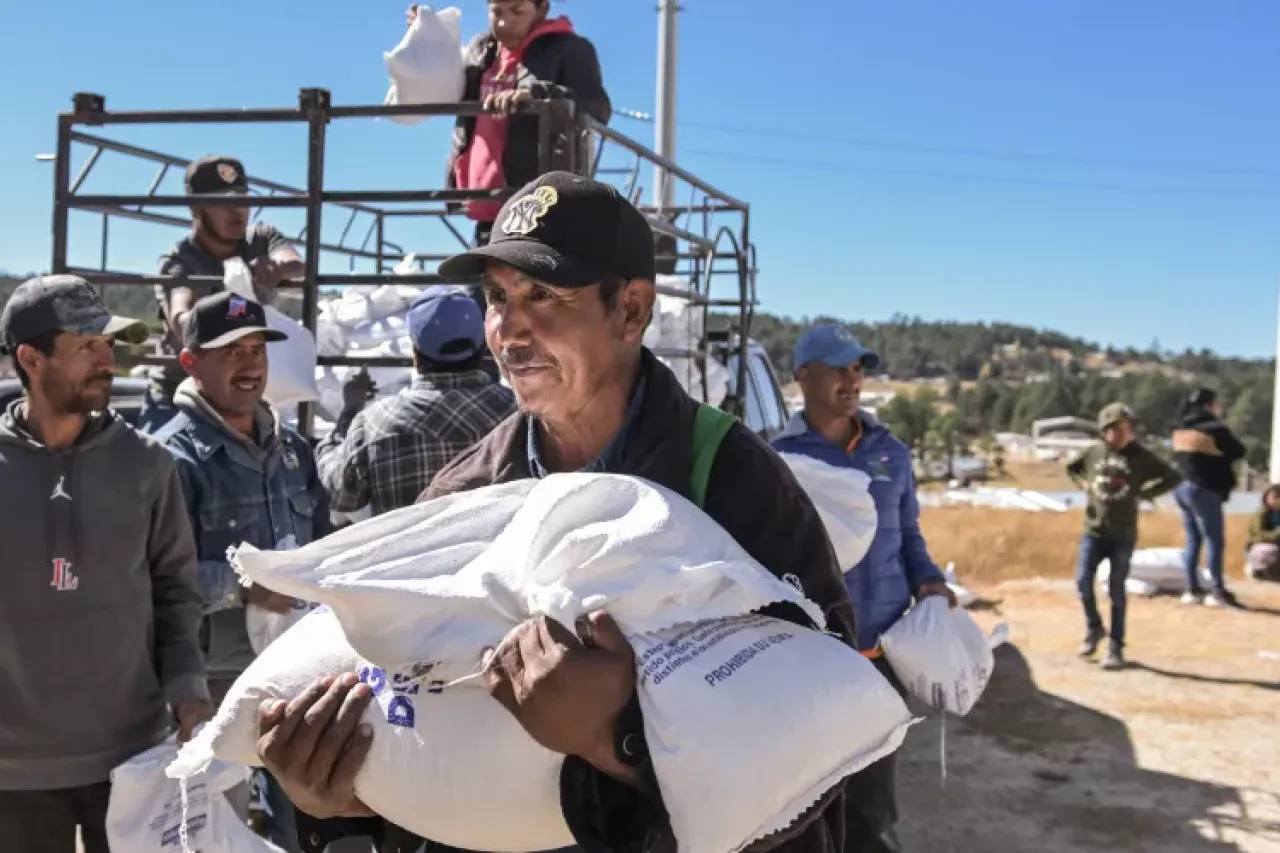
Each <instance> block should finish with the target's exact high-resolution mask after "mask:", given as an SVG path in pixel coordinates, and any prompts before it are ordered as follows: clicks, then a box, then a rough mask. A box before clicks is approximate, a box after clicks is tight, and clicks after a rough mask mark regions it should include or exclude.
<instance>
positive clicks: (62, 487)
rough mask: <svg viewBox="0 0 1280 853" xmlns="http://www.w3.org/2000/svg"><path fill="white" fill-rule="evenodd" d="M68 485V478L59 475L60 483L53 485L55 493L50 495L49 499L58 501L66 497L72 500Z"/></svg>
mask: <svg viewBox="0 0 1280 853" xmlns="http://www.w3.org/2000/svg"><path fill="white" fill-rule="evenodd" d="M66 485H67V478H66V477H59V478H58V484H57V485H56V486H54V487H53V494H51V495H49V500H51V501H56V500H57V499H58V498H65V499H66V500H68V501H70V500H71V495H69V494H67V489H66Z"/></svg>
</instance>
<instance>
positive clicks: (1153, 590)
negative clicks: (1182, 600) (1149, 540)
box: [1098, 548, 1212, 596]
mask: <svg viewBox="0 0 1280 853" xmlns="http://www.w3.org/2000/svg"><path fill="white" fill-rule="evenodd" d="M1182 553H1183V552H1182V549H1181V548H1139V549H1137V550H1136V551H1134V552H1133V556H1132V557H1130V558H1129V577H1128V578H1127V579H1126V581H1125V587H1126V589H1127V590H1128V591H1129V592H1131V593H1133V594H1134V595H1144V596H1149V595H1155V594H1157V593H1173V592H1183V591H1185V589H1186V586H1187V576H1186V572H1185V571H1184V570H1183V568H1182V559H1183V558H1182ZM1200 577H1201V579H1202V580H1203V581H1204V582H1206V583H1212V577H1211V576H1210V574H1209V572H1208V570H1206V569H1201V570H1200ZM1110 580H1111V561H1110V560H1103V561H1102V562H1101V563H1100V564H1099V565H1098V585H1099V586H1106V585H1107V584H1108V583H1109V582H1110Z"/></svg>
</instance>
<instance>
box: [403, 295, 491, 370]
mask: <svg viewBox="0 0 1280 853" xmlns="http://www.w3.org/2000/svg"><path fill="white" fill-rule="evenodd" d="M409 337H410V339H411V340H412V341H413V348H414V349H416V350H417V351H418V352H420V353H422V354H423V355H425V356H426V357H427V358H429V359H431V360H432V361H438V362H442V363H444V364H456V363H457V362H460V361H466V360H467V359H469V358H473V357H475V356H477V355H479V354H480V353H481V352H482V351H483V350H484V316H483V315H482V314H481V313H480V306H479V305H478V304H477V303H476V301H475V299H473V298H472V296H471V293H470V292H469V291H468V290H467V289H466V288H465V287H459V286H455V285H445V286H437V287H431V288H428V289H427V290H424V291H423V292H422V294H421V295H419V296H418V298H417V299H415V300H413V304H412V305H410V306H409Z"/></svg>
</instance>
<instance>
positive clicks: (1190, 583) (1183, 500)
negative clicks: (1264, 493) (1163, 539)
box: [1173, 480, 1227, 592]
mask: <svg viewBox="0 0 1280 853" xmlns="http://www.w3.org/2000/svg"><path fill="white" fill-rule="evenodd" d="M1173 495H1174V497H1175V498H1176V499H1177V501H1178V507H1179V509H1181V510H1182V526H1183V528H1184V529H1185V530H1186V535H1187V548H1186V550H1185V551H1184V552H1183V554H1182V568H1183V571H1185V572H1186V576H1187V592H1199V591H1200V577H1199V575H1198V572H1199V566H1200V546H1201V544H1202V543H1203V544H1207V546H1208V548H1207V550H1208V554H1206V555H1205V556H1206V560H1207V562H1208V563H1209V574H1210V575H1211V576H1212V578H1213V591H1214V592H1224V591H1225V590H1226V588H1227V583H1226V579H1225V578H1224V577H1223V573H1222V555H1223V552H1224V551H1225V550H1226V544H1227V534H1226V524H1225V521H1224V519H1223V516H1222V503H1223V501H1222V496H1221V495H1218V494H1215V493H1213V492H1211V491H1209V490H1208V489H1206V488H1204V487H1203V486H1198V485H1196V484H1195V483H1192V482H1190V481H1186V480H1184V481H1183V482H1182V484H1181V485H1179V486H1178V488H1177V490H1176V491H1174V493H1173Z"/></svg>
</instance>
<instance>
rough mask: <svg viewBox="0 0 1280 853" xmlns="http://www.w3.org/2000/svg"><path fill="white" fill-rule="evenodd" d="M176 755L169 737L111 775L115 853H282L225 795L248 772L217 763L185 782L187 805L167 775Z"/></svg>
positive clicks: (110, 831) (109, 835)
mask: <svg viewBox="0 0 1280 853" xmlns="http://www.w3.org/2000/svg"><path fill="white" fill-rule="evenodd" d="M177 755H178V746H177V744H176V743H175V742H174V739H173V738H170V739H169V740H167V741H165V742H164V743H162V744H160V745H159V746H156V747H153V748H152V749H149V750H147V751H146V752H144V753H142V754H140V755H136V756H134V757H133V758H131V759H129V760H128V761H126V762H125V763H124V764H121V765H120V766H119V767H117V768H115V769H114V770H112V771H111V798H110V799H109V800H108V801H107V820H106V826H107V844H108V845H109V846H110V848H111V853H161V851H189V850H197V851H200V853H281V850H280V848H279V847H277V846H275V845H274V844H272V843H270V842H269V841H267V840H266V839H264V838H259V837H258V836H257V835H254V833H253V830H251V829H249V827H248V826H246V825H245V822H244V821H242V820H241V819H240V818H239V817H238V816H237V815H236V813H235V809H234V808H232V806H231V803H230V801H229V800H227V798H226V797H225V796H223V795H224V794H225V793H226V792H227V791H229V790H231V789H232V788H234V787H235V786H237V785H240V784H243V783H245V782H248V781H249V768H247V767H245V766H243V765H238V764H229V763H227V762H225V761H215V762H214V763H213V764H212V765H210V767H209V769H208V771H207V772H206V773H205V774H204V775H202V776H200V777H199V778H198V779H192V780H190V781H189V782H188V783H187V791H186V802H185V803H184V802H183V795H182V786H181V784H180V783H179V782H178V781H177V780H174V779H171V778H169V776H168V775H166V773H165V767H167V766H168V765H169V764H170V763H171V762H172V761H173V760H174V758H175V757H177ZM183 836H186V837H185V838H184V837H183ZM6 853H9V851H6ZM12 853H18V851H16V850H15V851H12Z"/></svg>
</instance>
